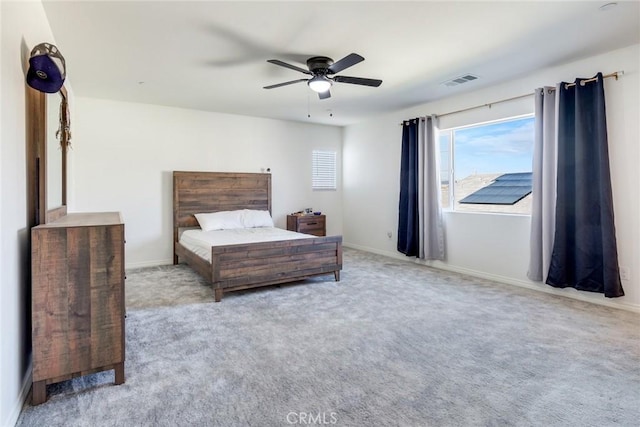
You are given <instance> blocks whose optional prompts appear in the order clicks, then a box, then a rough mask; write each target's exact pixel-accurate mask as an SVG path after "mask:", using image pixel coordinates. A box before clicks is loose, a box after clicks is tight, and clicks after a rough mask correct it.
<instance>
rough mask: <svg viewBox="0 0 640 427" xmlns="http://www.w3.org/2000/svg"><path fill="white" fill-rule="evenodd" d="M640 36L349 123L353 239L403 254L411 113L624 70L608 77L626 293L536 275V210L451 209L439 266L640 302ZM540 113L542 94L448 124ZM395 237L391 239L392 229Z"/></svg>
mask: <svg viewBox="0 0 640 427" xmlns="http://www.w3.org/2000/svg"><path fill="white" fill-rule="evenodd" d="M638 58H640V45H634V46H630V47H628V48H624V49H620V50H616V51H612V52H609V53H607V54H603V55H599V56H595V57H591V58H587V59H584V60H581V61H576V62H573V63H570V64H565V65H561V66H556V67H553V68H548V69H544V70H541V71H537V72H535V73H532V74H531V75H528V76H525V77H522V78H520V79H517V80H513V81H509V82H504V83H502V84H500V85H496V86H493V87H490V88H486V89H481V90H477V91H475V92H473V93H470V94H466V95H459V96H452V97H449V98H446V99H442V100H439V101H436V102H432V103H428V104H424V105H420V106H417V107H414V108H410V109H405V110H402V111H397V112H395V113H393V114H386V115H384V116H380V117H376V118H374V119H371V120H369V121H367V122H363V123H359V124H357V125H352V126H347V127H346V128H345V131H344V139H343V165H344V166H343V191H344V203H343V207H344V242H345V246H352V247H356V248H360V249H365V250H369V251H372V252H377V253H382V254H385V255H390V256H395V257H403V258H404V256H403V255H402V254H400V253H399V252H397V250H396V232H397V223H398V213H397V210H398V198H399V175H400V171H399V167H400V146H401V133H402V129H401V127H400V126H399V123H401V122H402V120H403V119H408V118H413V117H417V116H422V115H426V114H442V113H446V112H451V111H456V110H460V109H464V108H467V107H472V106H476V105H484V104H487V103H492V102H494V101H498V100H501V99H507V98H511V97H515V96H519V95H523V94H526V93H533V90H534V89H535V88H536V87H540V86H544V85H555V84H556V83H557V82H560V81H573V80H575V79H576V78H577V77H592V76H593V75H595V74H596V73H597V72H598V71H601V72H603V73H605V74H607V73H609V72H613V71H621V70H623V71H624V73H625V74H624V76H623V77H622V78H620V79H619V80H618V81H615V80H613V79H607V80H606V81H605V92H606V102H607V122H608V132H609V152H610V162H611V170H612V177H611V178H612V187H613V197H614V204H615V220H616V231H617V241H618V254H619V262H620V265H621V266H626V267H629V268H630V269H631V280H626V281H623V287H624V289H625V292H626V296H624V297H622V298H616V299H605V298H604V297H603V296H602V295H600V294H592V293H587V292H577V291H575V290H573V289H564V290H556V289H555V288H551V287H550V286H547V285H543V284H541V283H535V282H531V281H529V280H528V279H527V278H526V272H527V267H528V258H529V227H530V218H529V217H528V216H517V215H496V214H470V213H462V212H448V213H445V225H446V240H447V261H446V262H444V263H433V265H435V266H438V267H441V268H447V269H451V270H456V271H461V272H466V273H472V274H475V275H478V276H482V277H488V278H492V279H496V280H500V281H503V282H506V283H512V284H517V285H521V286H527V287H534V288H536V289H540V290H543V291H548V292H552V293H557V294H560V295H566V296H571V297H575V298H580V299H586V300H589V301H594V302H598V303H603V304H608V305H613V306H617V307H624V308H630V309H633V310H640V242H639V240H640V239H638V236H640V225H639V223H640V208H639V200H640V197H638V196H639V195H640V172H639V170H640V167H639V165H640V148H639V146H640V144H638V141H639V140H640V132H639V125H638V123H639V121H638V117H640V107H639V104H640V102H639V95H640V85H639V77H638V76H639V74H638V73H639V65H640V64H639V62H638ZM532 112H533V97H530V98H524V99H521V100H517V101H512V102H506V103H500V104H495V105H493V106H492V107H491V108H480V109H475V110H472V111H469V112H465V113H460V114H454V115H450V116H446V117H443V118H442V119H441V121H440V125H441V127H442V128H448V127H453V126H460V125H463V124H471V123H478V122H483V121H487V120H492V119H497V118H504V117H509V116H516V115H520V114H525V113H532ZM388 231H392V232H393V238H392V239H389V238H387V232H388Z"/></svg>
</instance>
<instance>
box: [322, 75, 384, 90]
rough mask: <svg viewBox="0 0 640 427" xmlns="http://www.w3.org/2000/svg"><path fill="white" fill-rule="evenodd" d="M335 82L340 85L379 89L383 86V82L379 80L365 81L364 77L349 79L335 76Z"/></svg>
mask: <svg viewBox="0 0 640 427" xmlns="http://www.w3.org/2000/svg"><path fill="white" fill-rule="evenodd" d="M333 81H334V82H338V83H351V84H354V85H362V86H373V87H378V86H380V85H381V84H382V80H377V79H365V78H362V77H349V76H335V77H334V78H333Z"/></svg>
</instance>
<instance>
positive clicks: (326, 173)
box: [312, 150, 336, 190]
mask: <svg viewBox="0 0 640 427" xmlns="http://www.w3.org/2000/svg"><path fill="white" fill-rule="evenodd" d="M312 157H313V162H312V163H313V167H312V188H313V189H314V190H335V189H336V152H335V151H315V150H314V151H313V152H312Z"/></svg>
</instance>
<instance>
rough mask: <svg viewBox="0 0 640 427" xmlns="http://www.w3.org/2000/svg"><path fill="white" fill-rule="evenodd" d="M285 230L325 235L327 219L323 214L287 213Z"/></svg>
mask: <svg viewBox="0 0 640 427" xmlns="http://www.w3.org/2000/svg"><path fill="white" fill-rule="evenodd" d="M287 230H291V231H297V232H298V233H305V234H313V235H315V236H326V235H327V219H326V216H325V215H287Z"/></svg>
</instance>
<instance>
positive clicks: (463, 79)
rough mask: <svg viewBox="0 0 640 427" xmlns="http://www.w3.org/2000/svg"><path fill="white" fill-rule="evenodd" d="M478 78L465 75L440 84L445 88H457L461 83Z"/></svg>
mask: <svg viewBox="0 0 640 427" xmlns="http://www.w3.org/2000/svg"><path fill="white" fill-rule="evenodd" d="M477 79H478V76H474V75H473V74H465V75H464V76H460V77H456V78H454V79H451V80H447V81H446V82H443V83H442V84H443V85H445V86H458V85H461V84H463V83H467V82H470V81H473V80H477Z"/></svg>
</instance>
